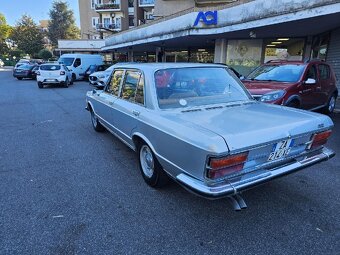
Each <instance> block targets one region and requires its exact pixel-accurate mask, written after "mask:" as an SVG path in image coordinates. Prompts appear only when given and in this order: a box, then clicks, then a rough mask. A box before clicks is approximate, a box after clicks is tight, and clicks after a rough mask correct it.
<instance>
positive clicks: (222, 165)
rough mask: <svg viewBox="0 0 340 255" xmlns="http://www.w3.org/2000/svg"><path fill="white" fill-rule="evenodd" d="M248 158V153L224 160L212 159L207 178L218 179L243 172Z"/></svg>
mask: <svg viewBox="0 0 340 255" xmlns="http://www.w3.org/2000/svg"><path fill="white" fill-rule="evenodd" d="M247 158H248V152H245V153H241V154H236V155H232V156H227V157H224V158H212V159H210V162H209V169H208V171H207V177H208V178H209V179H218V178H221V177H223V176H225V175H228V174H231V173H234V172H237V171H241V170H242V169H243V166H244V163H245V162H246V160H247Z"/></svg>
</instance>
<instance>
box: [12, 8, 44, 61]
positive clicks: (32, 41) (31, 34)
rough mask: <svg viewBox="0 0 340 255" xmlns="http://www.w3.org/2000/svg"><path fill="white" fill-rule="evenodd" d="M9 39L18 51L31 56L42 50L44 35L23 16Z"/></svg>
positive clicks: (31, 20)
mask: <svg viewBox="0 0 340 255" xmlns="http://www.w3.org/2000/svg"><path fill="white" fill-rule="evenodd" d="M10 37H11V39H12V40H13V41H14V43H15V44H16V45H17V47H18V49H19V50H22V51H24V52H25V53H27V54H29V55H31V56H33V55H37V53H38V52H39V51H40V50H41V49H43V38H44V34H43V32H41V31H40V29H39V27H38V26H37V25H36V24H35V22H34V21H33V19H32V18H31V17H30V16H28V15H23V16H22V17H21V19H20V20H19V21H18V22H17V24H16V25H15V27H14V28H13V31H12V33H11V36H10Z"/></svg>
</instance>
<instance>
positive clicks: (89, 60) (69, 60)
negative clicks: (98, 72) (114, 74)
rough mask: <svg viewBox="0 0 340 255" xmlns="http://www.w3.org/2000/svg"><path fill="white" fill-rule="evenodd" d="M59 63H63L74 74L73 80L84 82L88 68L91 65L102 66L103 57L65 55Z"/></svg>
mask: <svg viewBox="0 0 340 255" xmlns="http://www.w3.org/2000/svg"><path fill="white" fill-rule="evenodd" d="M58 62H59V63H63V64H64V65H66V66H67V68H68V69H69V70H70V72H71V73H72V80H74V81H75V80H82V79H83V78H84V74H85V71H86V69H87V68H89V67H90V65H102V64H104V62H103V57H102V56H101V55H94V54H93V55H92V54H63V55H61V56H60V58H59V60H58Z"/></svg>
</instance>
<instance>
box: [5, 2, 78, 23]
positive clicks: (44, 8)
mask: <svg viewBox="0 0 340 255" xmlns="http://www.w3.org/2000/svg"><path fill="white" fill-rule="evenodd" d="M63 1H64V2H67V3H68V5H69V9H71V10H72V11H73V13H74V17H75V19H76V24H77V25H78V27H79V26H80V21H79V5H78V0H63ZM52 2H53V0H0V13H2V14H4V15H5V18H6V21H7V24H9V25H11V26H14V25H15V23H16V21H18V20H19V19H20V18H21V16H22V15H23V14H28V15H30V16H31V17H32V18H33V19H34V21H35V22H36V23H37V24H39V20H44V19H48V18H49V15H48V13H49V10H50V9H51V7H52Z"/></svg>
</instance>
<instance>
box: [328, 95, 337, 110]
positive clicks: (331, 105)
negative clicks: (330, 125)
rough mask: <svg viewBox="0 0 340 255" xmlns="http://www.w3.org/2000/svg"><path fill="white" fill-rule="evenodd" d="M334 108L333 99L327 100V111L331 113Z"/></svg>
mask: <svg viewBox="0 0 340 255" xmlns="http://www.w3.org/2000/svg"><path fill="white" fill-rule="evenodd" d="M334 108H335V97H331V99H330V100H329V105H328V111H329V112H332V111H333V110H334Z"/></svg>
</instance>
